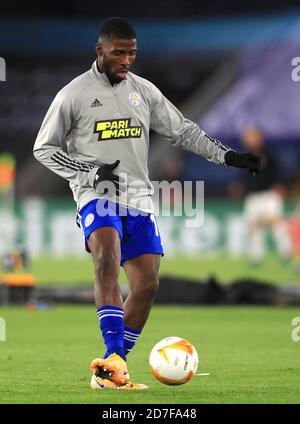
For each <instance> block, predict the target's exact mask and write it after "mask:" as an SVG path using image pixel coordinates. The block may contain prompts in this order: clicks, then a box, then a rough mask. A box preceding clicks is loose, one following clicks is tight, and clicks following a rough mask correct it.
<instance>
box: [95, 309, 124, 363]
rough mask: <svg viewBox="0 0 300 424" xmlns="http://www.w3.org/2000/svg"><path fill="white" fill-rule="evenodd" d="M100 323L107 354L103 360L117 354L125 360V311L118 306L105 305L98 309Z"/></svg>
mask: <svg viewBox="0 0 300 424" xmlns="http://www.w3.org/2000/svg"><path fill="white" fill-rule="evenodd" d="M97 315H98V318H99V321H100V328H101V332H102V336H103V339H104V343H105V345H106V353H105V355H104V356H103V358H107V357H108V356H109V355H111V354H112V353H117V354H118V355H119V356H121V357H122V358H123V359H124V360H126V355H125V351H124V311H123V309H121V308H118V307H117V306H111V305H105V306H101V307H100V308H98V309H97Z"/></svg>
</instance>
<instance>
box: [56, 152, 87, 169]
mask: <svg viewBox="0 0 300 424" xmlns="http://www.w3.org/2000/svg"><path fill="white" fill-rule="evenodd" d="M52 158H56V159H57V160H61V162H63V163H64V164H65V165H66V166H67V165H72V166H74V167H75V168H76V169H78V171H86V172H88V171H90V169H92V168H90V167H89V165H85V164H83V163H80V162H77V161H73V160H71V159H69V158H67V157H65V156H64V155H62V154H61V153H60V152H55V153H54V155H53V156H52Z"/></svg>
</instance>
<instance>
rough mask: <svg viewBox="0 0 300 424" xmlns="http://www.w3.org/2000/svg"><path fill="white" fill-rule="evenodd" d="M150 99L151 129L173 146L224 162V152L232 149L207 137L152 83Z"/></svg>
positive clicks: (210, 159)
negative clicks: (169, 141)
mask: <svg viewBox="0 0 300 424" xmlns="http://www.w3.org/2000/svg"><path fill="white" fill-rule="evenodd" d="M152 101H153V104H152V111H151V124H150V126H151V129H153V130H154V131H156V132H157V133H159V134H161V135H163V136H165V137H166V138H167V139H169V140H171V141H172V145H173V146H181V147H182V148H183V149H186V150H189V151H191V152H193V153H196V154H198V155H201V156H203V157H205V158H206V159H207V160H209V161H212V162H215V163H218V164H225V160H224V156H225V153H226V152H228V151H229V150H232V149H230V148H229V147H227V146H225V145H223V144H222V143H220V141H218V140H215V139H213V138H211V137H209V136H208V135H207V134H206V133H205V131H203V130H202V129H201V128H200V127H199V126H198V125H197V124H196V123H194V122H192V121H190V120H189V119H186V118H184V116H183V115H182V113H181V112H180V111H179V110H178V109H177V108H176V107H175V106H174V105H173V104H172V103H171V102H170V101H169V100H168V99H167V98H166V97H164V96H163V94H162V93H161V92H160V91H159V90H158V88H157V87H155V86H154V85H152Z"/></svg>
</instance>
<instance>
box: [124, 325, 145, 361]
mask: <svg viewBox="0 0 300 424" xmlns="http://www.w3.org/2000/svg"><path fill="white" fill-rule="evenodd" d="M140 334H141V331H138V330H133V329H132V328H129V327H126V326H125V327H124V350H125V354H126V355H128V353H129V352H130V351H131V350H132V349H133V347H134V345H135V343H136V341H137V339H138V338H139V336H140Z"/></svg>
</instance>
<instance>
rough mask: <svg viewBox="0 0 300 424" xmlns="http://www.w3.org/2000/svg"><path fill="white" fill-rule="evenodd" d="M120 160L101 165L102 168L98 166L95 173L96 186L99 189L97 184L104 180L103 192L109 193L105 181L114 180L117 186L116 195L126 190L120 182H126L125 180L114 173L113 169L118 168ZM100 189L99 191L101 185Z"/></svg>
mask: <svg viewBox="0 0 300 424" xmlns="http://www.w3.org/2000/svg"><path fill="white" fill-rule="evenodd" d="M119 163H120V161H119V160H116V161H115V162H114V163H110V164H109V163H108V164H105V165H103V166H101V167H100V168H98V170H97V172H96V175H95V179H94V188H95V189H97V186H98V185H99V184H100V183H102V182H103V187H104V190H103V194H106V193H108V191H109V189H108V188H107V187H105V182H107V181H108V182H109V181H110V182H112V183H113V185H114V187H115V194H116V196H119V195H120V192H121V191H124V188H123V187H120V183H124V182H125V180H124V178H122V177H119V176H118V175H116V174H113V173H112V170H113V169H115V168H117V166H119ZM98 191H99V187H98Z"/></svg>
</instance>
